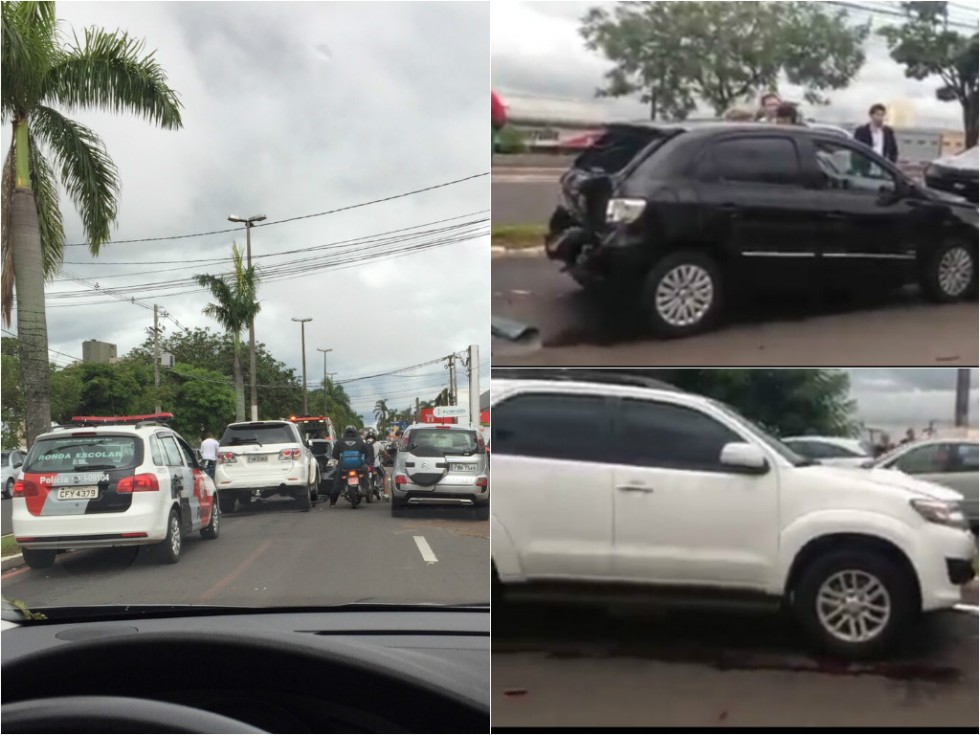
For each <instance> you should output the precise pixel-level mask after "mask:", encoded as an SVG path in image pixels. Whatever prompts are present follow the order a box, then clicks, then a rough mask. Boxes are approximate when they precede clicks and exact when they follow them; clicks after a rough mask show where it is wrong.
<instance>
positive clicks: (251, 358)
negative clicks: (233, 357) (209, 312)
mask: <svg viewBox="0 0 980 735" xmlns="http://www.w3.org/2000/svg"><path fill="white" fill-rule="evenodd" d="M264 219H265V215H264V214H254V215H252V216H251V217H239V216H238V215H235V214H233V215H231V216H230V217H228V221H229V222H241V223H242V224H244V225H245V258H246V262H245V267H246V268H251V267H252V228H253V227H255V223H256V222H261V221H262V220H264ZM257 372H258V370H257V369H256V367H255V320H254V319H249V320H248V382H249V386H250V387H249V396H250V399H249V400H250V401H251V404H252V421H258V420H259V398H258V382H259V381H258V377H257ZM303 390H304V391H305V390H306V386H305V385H304V386H303ZM304 400H305V399H304Z"/></svg>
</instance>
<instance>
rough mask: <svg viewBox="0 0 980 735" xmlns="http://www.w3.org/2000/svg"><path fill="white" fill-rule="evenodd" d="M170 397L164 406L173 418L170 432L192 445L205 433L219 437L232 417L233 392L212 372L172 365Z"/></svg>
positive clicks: (225, 379)
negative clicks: (211, 433)
mask: <svg viewBox="0 0 980 735" xmlns="http://www.w3.org/2000/svg"><path fill="white" fill-rule="evenodd" d="M169 382H170V385H171V386H172V387H173V393H172V397H171V398H170V399H169V400H168V401H167V402H166V403H165V404H164V405H166V406H167V410H168V411H170V412H171V413H172V414H173V415H174V420H173V422H172V424H171V425H172V426H173V428H174V430H175V431H176V432H177V433H178V434H180V435H181V436H183V437H184V438H185V439H186V440H187V441H189V442H191V443H192V444H195V445H196V443H197V442H199V441H200V440H201V439H203V437H204V434H205V433H206V432H208V431H211V432H213V433H214V435H215V436H217V437H220V436H221V434H222V432H223V431H224V430H225V427H226V426H227V425H228V424H230V423H231V422H232V419H233V418H234V416H235V406H236V404H235V389H234V387H233V386H231V385H229V384H228V381H227V378H226V377H225V376H224V375H223V374H222V373H219V372H216V371H214V370H207V369H206V368H201V367H197V366H195V365H188V364H186V363H179V362H178V363H174V369H173V371H172V372H171V379H170V381H169Z"/></svg>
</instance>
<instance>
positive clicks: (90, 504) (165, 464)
mask: <svg viewBox="0 0 980 735" xmlns="http://www.w3.org/2000/svg"><path fill="white" fill-rule="evenodd" d="M139 418H143V417H121V418H118V419H111V418H108V417H105V418H98V419H96V418H95V417H90V420H89V423H98V424H101V425H97V426H84V427H77V428H66V429H59V430H58V431H53V432H49V433H47V434H42V435H41V436H39V437H38V438H37V441H36V442H35V443H34V446H33V447H32V448H31V451H30V452H28V453H27V457H26V459H25V460H24V465H23V467H21V471H20V473H19V475H18V479H17V481H16V482H15V483H14V498H13V509H12V523H13V532H14V537H15V539H16V541H17V543H18V544H19V545H20V547H21V549H22V550H23V554H24V561H25V562H26V563H27V565H28V566H30V567H33V568H35V569H43V568H46V567H50V566H51V565H52V564H54V561H55V556H56V554H57V553H58V550H59V549H81V548H96V547H106V546H142V545H150V544H157V549H156V551H157V553H158V556H159V558H160V560H161V561H163V562H166V563H171V564H173V563H176V562H177V561H178V560H179V559H180V556H181V550H182V548H183V543H182V537H183V536H186V535H187V534H190V533H193V532H194V531H200V532H201V536H202V537H204V538H206V539H215V538H217V537H218V529H219V524H220V519H221V513H220V511H219V509H218V503H216V502H215V499H216V493H215V488H214V483H213V482H212V481H211V478H210V477H208V476H207V474H206V473H205V472H204V471H203V470H202V469H201V468H200V466H199V465H198V463H197V460H196V459H195V457H194V452H193V451H192V450H191V448H190V446H188V444H187V442H185V441H184V440H183V438H182V437H181V436H180V435H179V434H177V433H176V432H174V431H172V430H171V429H169V428H167V427H166V426H165V425H163V424H160V423H153V422H150V421H136V420H135V419H139ZM130 419H133V421H130ZM114 422H117V423H114Z"/></svg>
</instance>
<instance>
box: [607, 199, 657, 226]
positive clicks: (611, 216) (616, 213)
mask: <svg viewBox="0 0 980 735" xmlns="http://www.w3.org/2000/svg"><path fill="white" fill-rule="evenodd" d="M646 207H647V203H646V200H644V199H610V200H609V203H608V204H607V205H606V222H608V223H609V224H613V225H626V224H629V223H630V222H635V221H636V220H637V219H639V217H640V215H641V214H643V210H644V209H646Z"/></svg>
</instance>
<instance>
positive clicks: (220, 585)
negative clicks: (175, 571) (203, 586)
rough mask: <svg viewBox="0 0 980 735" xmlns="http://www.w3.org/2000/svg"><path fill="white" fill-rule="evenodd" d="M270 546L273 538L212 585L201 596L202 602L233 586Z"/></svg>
mask: <svg viewBox="0 0 980 735" xmlns="http://www.w3.org/2000/svg"><path fill="white" fill-rule="evenodd" d="M270 546H272V539H271V538H270V539H266V541H265V543H263V544H262V545H261V546H259V547H258V548H257V549H256V550H255V551H253V552H252V553H251V554H249V555H248V556H246V557H245V559H243V560H242V563H241V564H239V565H238V566H237V567H235V568H234V569H232V570H231V571H230V572H229V573H228V574H227V575H225V576H224V577H222V578H221V579H219V580H218V581H217V582H215V583H214V585H212V587H211V588H210V589H209V590H207V591H206V592H205V593H204V594H203V595H201V600H202V601H203V600H210V599H211V598H212V597H214V596H215V595H216V594H218V593H219V592H221V590H223V589H224V588H225V587H227V586H228V585H229V584H231V583H232V582H234V581H235V578H236V577H237V576H238V575H239V574H241V573H242V572H244V571H245V570H246V569H248V567H249V566H250V565H251V564H252V562H254V561H255V560H256V559H258V558H259V557H260V556H261V555H262V554H264V553H265V552H266V551H267V550H268V548H269V547H270Z"/></svg>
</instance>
